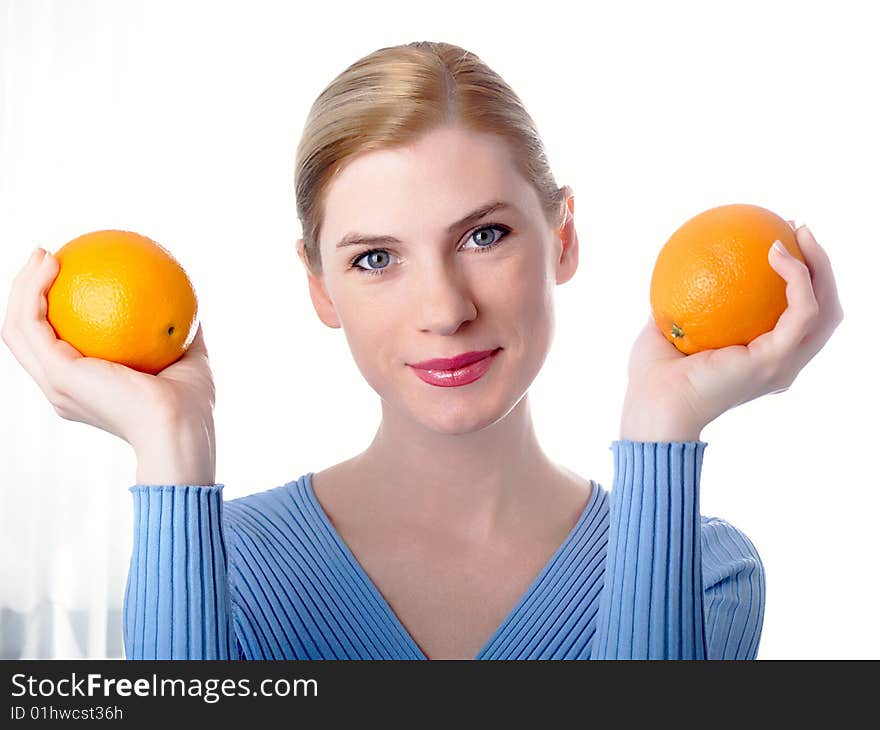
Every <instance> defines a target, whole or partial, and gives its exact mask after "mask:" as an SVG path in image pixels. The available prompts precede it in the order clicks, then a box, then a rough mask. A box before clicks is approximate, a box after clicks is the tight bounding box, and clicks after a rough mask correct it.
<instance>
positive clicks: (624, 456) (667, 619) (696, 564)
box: [592, 441, 764, 659]
mask: <svg viewBox="0 0 880 730" xmlns="http://www.w3.org/2000/svg"><path fill="white" fill-rule="evenodd" d="M706 446H707V443H706V442H705V441H672V442H642V441H614V442H613V443H612V446H611V449H612V450H613V452H614V469H615V473H614V483H613V488H612V493H611V508H610V524H609V537H608V555H607V559H606V567H605V585H604V587H603V592H602V596H601V599H600V604H599V612H598V616H597V626H596V636H595V637H594V644H593V650H592V658H594V659H745V658H750V659H752V658H754V657H755V655H756V653H757V648H758V641H759V639H760V632H761V623H762V620H763V601H764V573H763V566H762V565H761V561H760V559H759V558H758V555H757V552H756V551H755V550H754V546H753V545H752V544H751V542H750V541H749V540H748V538H746V537H745V535H743V534H742V533H741V532H739V530H737V529H736V528H734V527H733V526H731V525H729V524H728V523H726V522H724V521H723V520H719V519H717V518H701V517H700V491H699V490H700V472H701V468H702V463H703V452H704V451H705V448H706ZM703 519H706V528H705V529H706V534H705V535H704V534H703V531H702V523H703ZM704 542H705V543H706V546H707V549H706V551H705V552H706V555H705V559H704V556H703V549H702V548H703V543H704Z"/></svg>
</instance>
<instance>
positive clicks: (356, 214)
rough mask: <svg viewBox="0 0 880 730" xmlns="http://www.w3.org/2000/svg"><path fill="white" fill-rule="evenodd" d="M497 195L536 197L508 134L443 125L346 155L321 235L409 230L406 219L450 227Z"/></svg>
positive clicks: (520, 199) (528, 203)
mask: <svg viewBox="0 0 880 730" xmlns="http://www.w3.org/2000/svg"><path fill="white" fill-rule="evenodd" d="M494 199H501V200H509V201H510V202H512V203H514V205H516V206H517V207H519V208H520V210H526V211H529V212H531V211H532V210H533V206H534V205H535V204H536V203H537V196H536V195H535V194H534V191H533V190H532V188H531V186H530V185H529V184H528V183H527V182H526V180H525V179H524V178H523V177H522V176H521V175H520V174H519V173H518V171H517V170H516V169H515V166H514V162H513V157H512V155H511V153H510V150H509V148H508V146H507V144H506V142H505V141H504V140H502V139H500V138H499V137H496V136H495V135H491V134H485V133H479V132H471V131H467V130H461V129H457V128H456V129H453V128H441V129H438V130H434V131H432V132H429V133H427V134H426V135H424V136H423V137H421V138H420V139H419V140H418V141H417V142H416V143H414V144H412V145H410V146H407V147H401V148H397V149H390V150H376V151H371V152H367V153H364V154H362V155H359V156H358V157H356V158H354V159H353V160H352V161H351V162H350V163H348V164H347V165H346V166H345V167H344V168H343V169H342V170H341V171H340V172H339V173H338V174H337V175H336V177H335V178H334V179H333V181H332V182H331V183H330V185H329V187H328V189H327V194H326V196H325V201H324V206H325V207H324V225H323V227H322V232H321V238H322V240H323V239H327V240H328V241H330V242H335V241H336V240H338V239H339V238H340V237H341V236H343V235H345V234H346V233H347V232H348V231H349V230H352V229H355V230H358V231H362V232H366V233H376V234H386V233H387V234H394V233H396V232H401V233H404V231H403V230H400V231H396V230H394V229H395V227H398V226H399V227H400V228H401V229H402V228H403V227H405V226H407V225H409V224H412V225H418V226H424V227H425V228H424V230H445V228H446V226H448V225H449V223H450V222H451V221H453V220H457V219H458V218H460V217H462V216H463V215H464V214H466V213H469V212H470V211H471V210H472V209H473V208H475V207H476V206H478V205H481V204H483V203H485V202H487V201H489V200H494ZM330 245H333V244H332V243H331V244H330Z"/></svg>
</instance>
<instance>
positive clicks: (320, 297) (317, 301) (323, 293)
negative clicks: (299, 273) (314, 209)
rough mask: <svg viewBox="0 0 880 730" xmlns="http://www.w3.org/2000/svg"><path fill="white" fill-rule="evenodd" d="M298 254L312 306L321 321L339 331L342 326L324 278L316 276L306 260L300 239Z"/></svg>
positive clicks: (303, 244)
mask: <svg viewBox="0 0 880 730" xmlns="http://www.w3.org/2000/svg"><path fill="white" fill-rule="evenodd" d="M296 253H297V255H298V256H299V260H300V261H301V262H302V265H303V268H304V269H305V270H306V276H307V277H308V280H309V296H310V297H311V299H312V306H313V307H314V308H315V312H316V313H317V314H318V317H319V319H320V320H321V321H322V322H323V323H324V324H326V325H327V326H328V327H332V328H334V329H339V328H340V327H341V326H342V325H341V324H340V323H339V317H337V316H336V307H334V306H333V301H332V300H331V299H330V296H329V295H328V294H327V288H326V287H325V286H324V276H323V275H321V276H316V275H315V274H313V273H312V270H311V268H310V267H309V263H308V259H307V258H306V246H305V241H304V240H303V239H302V238H300V239H299V240H297V242H296Z"/></svg>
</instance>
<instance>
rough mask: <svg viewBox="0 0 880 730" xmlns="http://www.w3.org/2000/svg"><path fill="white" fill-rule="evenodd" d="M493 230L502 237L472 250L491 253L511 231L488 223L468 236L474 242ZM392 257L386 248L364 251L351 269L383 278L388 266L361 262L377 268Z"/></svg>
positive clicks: (350, 265)
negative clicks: (366, 266) (484, 233)
mask: <svg viewBox="0 0 880 730" xmlns="http://www.w3.org/2000/svg"><path fill="white" fill-rule="evenodd" d="M492 230H495V231H501V235H500V236H498V235H496V236H495V238H494V239H493V240H492V241H490V242H489V243H488V244H486V245H478V246H477V247H476V248H472V249H470V250H472V251H476V252H477V253H483V252H484V251H489V250H490V249H493V248H495V247H496V246H498V245H500V243H501V241H502V240H504V239H505V238H506V237H507V234H509V233H510V229H509V228H508V227H507V226H502V225H499V224H497V223H487V224H486V225H483V226H480V227H479V228H476V229H474V230H473V231H472V232H471V233H470V235H469V236H468V239H469V240H473V239H474V236H476V235H477V234H478V233H482V232H484V231H492ZM376 255H378V258H379V261H376V258H377V256H376ZM390 256H391V254H390V253H388V251H387V250H386V249H384V248H371V249H370V250H369V251H364V252H363V253H360V254H358V255H357V256H355V257H354V258H353V259H352V260H351V263H350V264H349V268H350V269H359V270H360V271H362V272H363V273H365V274H371V275H373V276H376V275H379V276H381V275H382V274H384V273H385V270H386V269H387V268H388V266H380V267H379V268H376V269H374V268H365V267H363V266H360V265H359V264H360V262H361V261H368V262H369V263H370V266H375V265H377V264H379V263H381V260H382V258H383V257H390Z"/></svg>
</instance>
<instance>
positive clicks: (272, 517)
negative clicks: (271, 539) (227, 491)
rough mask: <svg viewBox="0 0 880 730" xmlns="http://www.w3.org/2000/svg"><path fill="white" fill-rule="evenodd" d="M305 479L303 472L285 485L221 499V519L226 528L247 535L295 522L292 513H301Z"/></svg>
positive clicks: (274, 530)
mask: <svg viewBox="0 0 880 730" xmlns="http://www.w3.org/2000/svg"><path fill="white" fill-rule="evenodd" d="M305 479H306V475H305V474H303V475H302V476H300V477H299V478H298V479H294V480H293V481H290V482H287V483H286V484H281V485H279V486H275V487H271V488H270V489H265V490H263V491H260V492H254V493H253V494H247V495H245V496H244V497H236V498H235V499H230V500H228V501H225V502H224V503H223V519H224V522H225V523H226V526H227V528H228V529H229V530H231V531H232V532H234V533H242V532H245V533H249V534H251V535H255V534H267V533H270V532H276V531H278V530H279V529H280V530H281V531H284V530H285V529H287V528H289V526H290V525H291V524H292V523H293V522H294V521H295V520H292V519H291V517H292V515H294V514H297V513H301V509H300V508H299V507H300V505H301V504H302V501H303V498H304V495H305V491H304V489H305Z"/></svg>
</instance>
